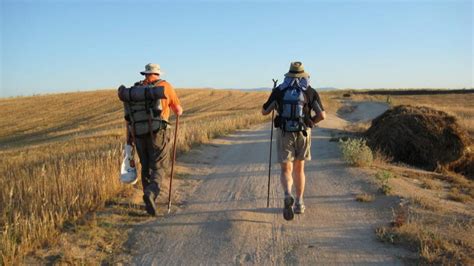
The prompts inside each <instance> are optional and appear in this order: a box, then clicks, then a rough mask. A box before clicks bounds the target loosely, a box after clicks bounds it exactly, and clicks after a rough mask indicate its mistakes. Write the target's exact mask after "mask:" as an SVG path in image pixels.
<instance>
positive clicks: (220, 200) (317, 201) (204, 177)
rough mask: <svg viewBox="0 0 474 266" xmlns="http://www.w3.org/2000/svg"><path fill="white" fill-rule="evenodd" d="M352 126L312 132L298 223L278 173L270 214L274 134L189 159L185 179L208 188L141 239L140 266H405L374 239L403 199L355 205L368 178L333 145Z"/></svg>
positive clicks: (338, 122)
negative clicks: (288, 210) (287, 212)
mask: <svg viewBox="0 0 474 266" xmlns="http://www.w3.org/2000/svg"><path fill="white" fill-rule="evenodd" d="M345 123H346V121H344V120H342V119H340V118H338V117H335V116H330V117H329V119H328V120H327V121H325V122H324V123H322V124H321V127H320V128H317V129H316V130H315V131H314V132H313V146H312V155H313V160H312V161H310V162H308V163H307V166H306V169H307V170H306V173H307V184H306V192H305V203H306V205H307V211H306V213H305V214H303V215H299V216H296V218H295V220H293V221H290V222H288V221H285V220H284V219H283V217H282V214H281V207H282V201H283V192H282V190H281V188H280V184H279V165H278V164H277V163H274V164H273V168H272V169H273V170H272V185H271V193H272V194H271V203H270V205H271V208H268V209H267V208H265V207H266V193H267V171H268V168H267V167H268V161H267V160H268V148H269V146H268V142H269V133H270V132H269V125H261V126H258V127H255V128H252V129H250V130H244V131H240V132H238V133H236V134H234V135H231V136H228V137H225V138H222V139H218V140H215V141H213V143H212V144H211V145H206V146H204V147H203V148H201V149H198V150H195V151H193V152H191V153H190V154H187V155H186V156H183V157H182V158H180V166H181V167H188V168H191V169H193V173H194V174H192V175H191V176H189V177H187V178H191V179H194V180H198V181H200V183H199V185H198V187H197V189H196V190H195V191H194V192H193V193H191V194H190V195H189V196H188V197H187V198H186V203H185V204H184V205H183V206H182V207H180V208H177V209H175V210H174V213H173V214H171V215H168V216H164V217H158V219H156V220H153V221H150V222H148V223H146V224H143V225H140V226H139V227H137V228H136V229H134V230H133V232H132V234H131V238H130V240H129V243H128V244H129V246H130V248H131V251H132V256H133V263H134V264H139V265H142V264H143V265H150V264H154V265H169V264H172V265H174V264H180V265H196V264H205V265H207V264H259V265H272V264H273V265H274V264H303V265H310V264H312V265H314V264H316V263H317V264H320V265H321V264H322V265H326V264H364V265H366V264H384V265H387V264H389V265H390V264H401V263H402V262H401V260H400V257H401V256H403V254H404V251H403V250H399V249H396V248H394V247H391V246H389V245H386V244H382V243H380V242H378V241H377V240H376V237H375V234H374V229H375V228H376V227H377V226H379V225H381V224H384V223H387V222H388V220H389V219H390V217H391V210H390V208H389V206H390V205H393V204H395V199H393V198H390V197H382V196H380V197H377V198H376V200H375V201H374V202H372V203H359V202H356V201H355V200H354V197H355V195H356V194H358V193H360V192H363V191H372V192H373V189H374V188H373V187H372V186H371V185H370V184H369V183H368V182H367V180H368V177H367V176H366V174H365V173H364V172H363V171H361V170H359V169H356V168H350V167H348V166H347V165H346V164H345V163H344V162H343V161H341V159H340V152H339V150H338V147H337V143H335V142H330V141H329V139H330V138H331V134H335V133H336V132H338V129H340V128H342V126H344V124H345ZM274 150H275V149H274ZM202 154H206V156H199V155H202ZM273 158H275V156H274V157H273ZM160 212H164V209H160Z"/></svg>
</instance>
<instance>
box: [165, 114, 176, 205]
mask: <svg viewBox="0 0 474 266" xmlns="http://www.w3.org/2000/svg"><path fill="white" fill-rule="evenodd" d="M178 123H179V116H178V115H177V116H176V126H175V128H174V142H173V161H172V162H171V176H170V188H169V192H168V214H169V213H170V211H171V187H172V185H173V173H174V163H175V161H176V137H177V136H178Z"/></svg>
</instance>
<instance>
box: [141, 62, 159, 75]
mask: <svg viewBox="0 0 474 266" xmlns="http://www.w3.org/2000/svg"><path fill="white" fill-rule="evenodd" d="M140 74H142V75H146V74H156V75H161V74H162V72H161V69H160V65H158V64H151V63H150V64H147V65H146V66H145V71H142V72H140Z"/></svg>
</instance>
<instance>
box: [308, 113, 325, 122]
mask: <svg viewBox="0 0 474 266" xmlns="http://www.w3.org/2000/svg"><path fill="white" fill-rule="evenodd" d="M324 119H326V112H325V111H322V112H321V113H318V114H316V116H313V117H311V121H313V123H314V124H315V125H316V124H317V123H319V122H321V121H323V120H324Z"/></svg>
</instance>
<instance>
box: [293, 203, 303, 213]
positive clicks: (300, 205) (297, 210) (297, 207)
mask: <svg viewBox="0 0 474 266" xmlns="http://www.w3.org/2000/svg"><path fill="white" fill-rule="evenodd" d="M304 209H306V207H305V206H304V204H303V203H298V202H297V203H296V204H295V208H294V211H295V213H296V214H302V213H304Z"/></svg>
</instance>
